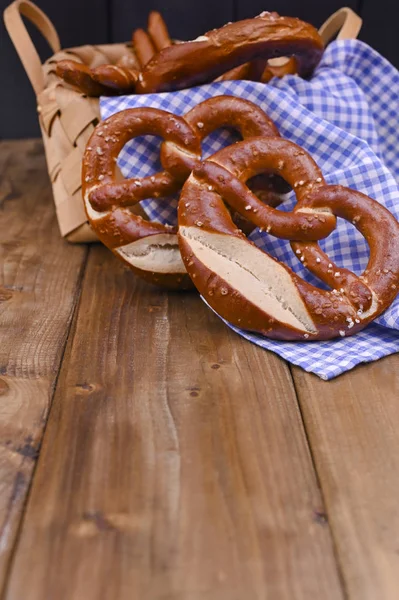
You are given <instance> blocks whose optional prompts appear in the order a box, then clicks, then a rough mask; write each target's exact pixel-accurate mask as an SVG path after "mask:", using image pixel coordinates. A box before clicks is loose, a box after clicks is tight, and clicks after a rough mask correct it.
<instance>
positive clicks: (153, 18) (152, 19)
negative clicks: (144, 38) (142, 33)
mask: <svg viewBox="0 0 399 600" xmlns="http://www.w3.org/2000/svg"><path fill="white" fill-rule="evenodd" d="M148 33H149V35H150V37H151V39H152V42H153V44H154V46H155V48H156V49H157V51H158V52H159V51H160V50H163V49H164V48H168V46H171V45H172V40H171V39H170V35H169V31H168V28H167V27H166V23H165V21H164V20H163V18H162V15H161V14H160V13H159V12H157V11H156V10H152V11H151V12H150V14H149V16H148Z"/></svg>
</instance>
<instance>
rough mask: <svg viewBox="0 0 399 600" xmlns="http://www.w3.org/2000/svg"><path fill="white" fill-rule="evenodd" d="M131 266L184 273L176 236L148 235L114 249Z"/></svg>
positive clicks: (154, 271)
mask: <svg viewBox="0 0 399 600" xmlns="http://www.w3.org/2000/svg"><path fill="white" fill-rule="evenodd" d="M114 251H115V252H117V253H118V254H119V255H120V256H121V257H122V258H124V259H125V260H127V261H128V262H129V263H130V264H131V265H132V266H133V267H136V268H137V269H142V270H143V271H151V272H153V273H185V272H186V269H185V267H184V264H183V261H182V258H181V256H180V251H179V246H178V243H177V236H176V235H175V234H174V233H160V234H157V235H150V236H147V237H145V238H142V239H140V240H137V241H136V242H132V243H130V244H126V246H120V247H119V248H115V250H114Z"/></svg>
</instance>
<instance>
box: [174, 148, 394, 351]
mask: <svg viewBox="0 0 399 600" xmlns="http://www.w3.org/2000/svg"><path fill="white" fill-rule="evenodd" d="M264 168H267V169H272V170H274V171H275V172H277V173H280V174H282V176H283V177H284V178H286V179H288V180H289V182H290V183H291V185H292V187H293V188H294V190H295V192H296V195H297V200H298V201H297V205H296V206H295V208H294V211H293V212H292V213H280V214H277V213H279V211H276V210H274V209H273V208H270V207H265V206H263V205H262V204H261V203H260V202H259V201H258V199H257V198H256V197H255V196H254V195H253V194H251V192H250V191H249V190H248V189H247V188H246V186H245V180H246V179H247V178H248V177H249V176H252V175H254V174H255V173H256V172H259V171H261V170H262V169H264ZM224 202H226V203H228V204H229V205H230V206H234V208H235V209H236V210H238V211H239V212H240V213H242V214H245V215H246V217H247V218H249V219H250V220H251V221H252V222H253V223H255V224H256V225H257V226H258V227H261V228H262V229H264V230H265V231H266V232H268V233H269V234H270V235H276V236H278V237H282V238H285V239H290V240H292V243H291V245H292V248H293V250H294V251H295V253H296V255H297V257H298V259H299V260H300V261H301V262H302V263H303V265H304V266H306V267H307V268H308V269H309V270H310V271H312V272H313V273H314V274H315V275H316V276H317V277H319V279H320V280H322V281H323V282H324V283H326V284H327V285H329V286H330V287H331V288H332V289H331V290H329V291H325V290H321V289H319V288H316V287H314V286H312V285H310V284H308V283H307V282H305V281H304V280H302V279H301V278H300V277H298V276H297V275H296V274H295V273H294V272H293V271H292V270H291V269H289V268H288V267H287V266H285V265H284V264H282V263H280V262H279V261H276V260H275V259H274V258H273V257H271V256H269V255H268V254H267V253H265V252H262V251H260V250H259V249H258V248H256V247H255V246H254V245H253V244H252V243H251V242H249V241H248V240H247V238H246V237H245V236H244V235H243V233H242V232H241V231H239V230H238V229H237V227H236V226H235V225H234V223H233V222H232V220H231V217H230V215H229V212H228V210H227V209H226V207H225V205H224ZM336 216H339V217H341V218H343V219H346V220H348V221H350V222H351V223H353V225H354V226H355V227H356V228H357V229H358V230H359V231H360V232H361V233H362V235H363V236H364V237H365V238H366V240H367V242H368V244H369V247H370V259H369V263H368V265H367V268H366V269H365V271H364V273H363V274H362V275H361V276H357V275H355V274H354V273H352V272H350V271H348V270H346V269H342V268H340V267H338V266H337V265H335V264H334V263H333V262H332V261H331V259H329V257H328V256H327V255H326V254H324V252H322V251H321V249H320V248H319V246H318V244H317V239H321V238H322V237H324V236H326V235H328V233H330V232H331V231H332V229H333V228H334V223H335V217H336ZM178 221H179V233H178V238H179V245H180V250H181V253H182V257H183V260H184V263H185V265H186V268H187V271H188V273H189V275H190V276H191V277H192V279H193V282H194V284H195V286H196V287H197V289H198V290H199V291H200V293H201V294H202V295H203V296H204V298H205V299H206V301H207V302H208V303H209V304H210V306H211V307H212V308H213V309H214V310H215V311H216V312H217V313H218V314H220V315H221V316H222V317H223V318H225V319H227V320H228V321H230V322H231V323H233V324H234V325H237V326H239V327H242V328H244V329H248V330H252V331H257V332H260V333H262V334H264V335H266V336H268V337H270V338H274V339H281V340H301V341H306V340H323V339H332V338H334V337H339V336H346V335H352V334H354V333H356V332H357V331H360V330H361V329H363V328H364V327H365V326H366V325H367V324H368V323H369V322H370V321H372V320H373V319H375V318H376V317H377V316H378V315H380V314H381V313H382V312H383V311H384V310H385V309H386V308H387V307H388V306H389V305H390V304H391V303H392V301H393V300H394V299H395V297H396V295H397V293H398V289H399V224H398V222H397V221H396V219H395V218H394V217H393V215H392V214H391V213H390V212H389V211H388V210H387V209H385V208H384V207H383V206H382V205H380V204H379V203H378V202H376V201H374V200H372V199H371V198H368V197H367V196H365V195H364V194H361V193H360V192H357V191H354V190H351V189H349V188H344V187H343V186H329V185H326V183H325V181H324V179H323V176H322V174H321V172H320V170H319V168H318V167H317V165H316V164H315V163H314V161H313V160H312V159H311V157H310V156H309V155H308V154H307V153H306V152H305V151H304V150H303V149H302V148H299V147H298V146H297V145H295V144H293V143H292V142H289V141H287V140H283V139H281V138H278V137H274V138H273V137H270V138H253V139H250V140H247V141H243V142H239V143H237V144H235V145H234V146H231V147H229V148H225V149H224V150H221V151H220V152H218V153H217V154H215V155H213V156H212V157H210V158H209V159H208V160H206V161H204V162H203V163H202V164H201V165H199V166H198V167H196V168H195V169H194V171H193V174H192V175H191V176H190V178H189V179H188V180H187V182H186V183H185V185H184V187H183V190H182V192H181V196H180V201H179V207H178ZM312 238H313V241H312ZM240 257H241V258H240ZM249 258H250V259H251V260H247V261H246V260H245V259H249ZM240 261H241V262H240Z"/></svg>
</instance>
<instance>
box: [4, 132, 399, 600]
mask: <svg viewBox="0 0 399 600" xmlns="http://www.w3.org/2000/svg"><path fill="white" fill-rule="evenodd" d="M0 229H1V237H0V243H1V252H2V260H1V275H0V276H1V281H0V311H1V319H0V336H1V337H0V395H1V397H0V587H1V588H2V590H3V595H2V596H1V598H2V599H6V600H109V599H110V600H132V599H133V600H136V599H139V600H260V599H262V600H263V599H266V598H267V599H272V600H296V599H306V600H309V599H315V600H339V599H344V598H349V599H351V600H388V599H389V600H391V599H392V600H394V599H395V600H397V598H398V597H399V535H398V534H399V432H398V424H399V356H398V355H396V356H391V357H389V358H386V359H384V360H381V361H379V362H377V363H373V364H371V365H367V366H364V367H359V368H357V369H356V370H354V371H353V372H351V373H349V374H346V375H343V376H341V377H339V378H338V379H336V380H334V381H332V382H323V381H321V380H319V379H318V378H317V377H315V376H312V375H308V374H306V373H304V372H303V371H301V370H299V369H296V368H291V367H289V366H288V365H287V364H286V363H285V362H284V361H283V360H280V359H279V358H278V357H276V356H275V355H274V354H271V353H268V352H265V351H263V350H261V349H259V348H257V347H256V346H254V345H252V344H250V343H249V342H246V341H245V340H243V339H241V338H240V337H239V336H237V335H235V334H234V333H232V332H231V331H230V330H229V329H228V328H227V327H226V326H225V325H224V324H223V323H222V322H221V321H220V320H219V319H218V318H216V317H215V316H214V315H213V314H212V313H211V312H210V311H209V310H207V309H206V308H205V306H204V305H203V303H202V302H201V301H200V300H199V298H198V297H197V296H196V295H195V294H171V293H169V294H168V293H165V292H162V291H159V290H157V289H155V288H152V287H150V286H147V285H145V284H143V283H142V282H141V281H138V280H137V279H136V278H135V277H134V276H133V275H132V273H131V272H129V271H128V270H127V269H126V268H125V267H124V266H122V265H121V264H120V263H119V262H118V261H116V260H115V258H114V257H113V256H112V254H111V253H110V252H108V251H107V250H106V249H105V248H103V247H101V246H100V245H93V246H91V247H90V248H88V247H82V246H79V247H78V246H71V245H68V244H67V243H66V242H64V241H62V240H61V239H60V237H59V233H58V229H57V225H56V221H55V215H54V209H53V204H52V198H51V189H50V185H49V181H48V177H47V173H46V166H45V162H44V156H43V151H42V145H41V142H39V141H36V140H28V141H17V142H2V143H1V144H0Z"/></svg>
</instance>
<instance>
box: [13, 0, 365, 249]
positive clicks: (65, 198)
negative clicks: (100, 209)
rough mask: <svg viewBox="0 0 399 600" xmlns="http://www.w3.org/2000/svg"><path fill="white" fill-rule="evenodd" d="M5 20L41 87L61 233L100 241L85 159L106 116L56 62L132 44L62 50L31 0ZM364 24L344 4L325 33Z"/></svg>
mask: <svg viewBox="0 0 399 600" xmlns="http://www.w3.org/2000/svg"><path fill="white" fill-rule="evenodd" d="M21 15H22V16H24V17H25V18H27V19H28V20H29V21H31V22H32V23H33V24H34V25H35V26H36V27H37V28H38V29H39V31H40V32H41V33H42V35H43V36H44V37H45V39H46V40H47V42H48V44H49V45H50V47H51V49H52V50H53V52H54V54H53V56H51V58H49V59H48V60H47V61H46V62H45V63H44V64H43V65H42V64H41V61H40V58H39V55H38V53H37V51H36V49H35V47H34V45H33V43H32V40H31V38H30V37H29V34H28V32H27V30H26V27H25V25H24V23H23V21H22V18H21ZM4 21H5V25H6V28H7V31H8V33H9V35H10V37H11V39H12V41H13V43H14V46H15V48H16V50H17V52H18V54H19V57H20V59H21V61H22V64H23V65H24V67H25V71H26V73H27V75H28V77H29V80H30V82H31V84H32V86H33V89H34V91H35V93H36V97H37V109H38V114H39V122H40V128H41V132H42V136H43V141H44V148H45V152H46V159H47V167H48V172H49V176H50V179H51V183H52V186H53V194H54V202H55V206H56V212H57V218H58V224H59V227H60V231H61V235H62V236H64V237H65V238H66V239H67V240H68V241H69V242H75V243H79V242H92V241H96V239H97V238H96V236H95V234H94V233H93V231H92V230H91V228H90V226H89V224H88V223H87V219H86V214H85V211H84V208H83V202H82V195H81V164H82V157H83V153H84V149H85V146H86V143H87V140H88V139H89V137H90V135H91V133H92V131H93V129H94V128H95V126H96V124H97V123H98V121H99V119H100V110H99V100H98V98H88V97H87V96H84V95H83V94H80V93H79V92H76V91H74V90H72V89H70V88H68V87H67V86H66V85H64V84H63V82H61V81H60V79H59V78H58V77H57V76H56V74H55V65H56V63H57V61H59V60H63V59H65V58H69V59H71V58H72V59H73V60H78V61H80V62H82V63H85V64H86V65H89V66H90V67H95V66H98V65H101V64H104V63H115V62H117V60H118V59H119V58H120V57H121V56H122V55H123V54H126V52H127V48H128V44H109V45H101V46H80V47H78V48H69V49H67V50H61V46H60V41H59V38H58V34H57V32H56V30H55V28H54V26H53V24H52V23H51V21H50V20H49V19H48V17H47V16H46V15H45V14H44V13H43V12H42V11H41V10H40V9H39V8H38V7H37V6H36V5H34V4H33V3H32V2H30V1H29V0H16V1H15V2H13V3H12V4H11V5H10V6H8V7H7V8H6V10H5V12H4ZM360 27H361V19H360V18H359V17H358V16H357V15H356V14H355V13H354V12H353V11H351V10H350V9H349V8H343V9H341V10H340V11H338V12H337V13H335V14H334V15H332V17H330V18H329V19H328V20H327V21H326V22H325V23H324V25H323V26H322V27H321V29H320V33H321V35H322V37H323V39H324V42H325V43H327V42H328V41H330V40H331V39H332V38H333V37H335V36H337V37H339V38H341V39H344V38H354V37H356V36H357V34H358V32H359V30H360ZM337 34H338V35H337Z"/></svg>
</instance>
